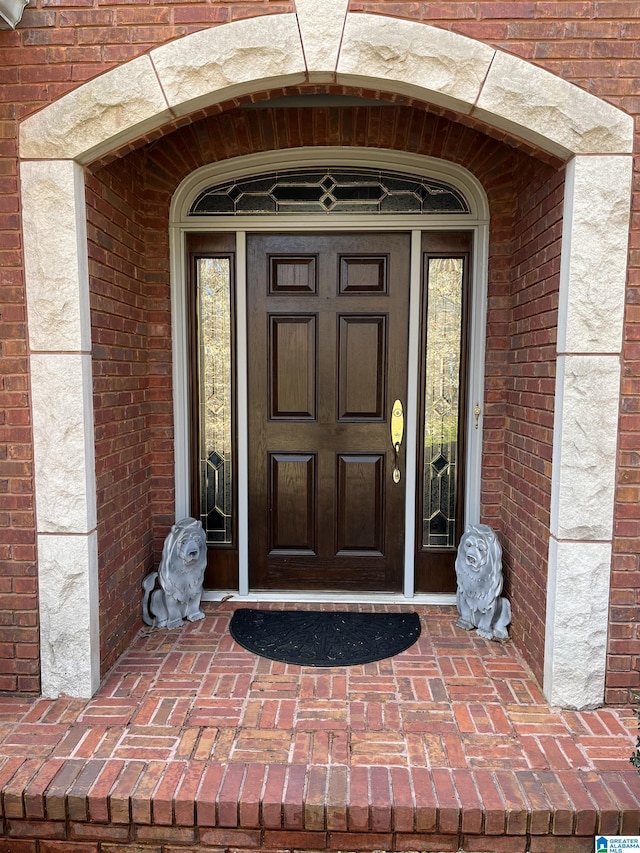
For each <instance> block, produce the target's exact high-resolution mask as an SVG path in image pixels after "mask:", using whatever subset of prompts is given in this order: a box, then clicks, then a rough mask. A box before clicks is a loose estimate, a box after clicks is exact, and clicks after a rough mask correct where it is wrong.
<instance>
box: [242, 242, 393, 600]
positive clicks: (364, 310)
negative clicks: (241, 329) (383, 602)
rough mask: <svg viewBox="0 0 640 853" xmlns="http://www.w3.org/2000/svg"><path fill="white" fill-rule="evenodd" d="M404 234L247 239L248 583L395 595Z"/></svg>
mask: <svg viewBox="0 0 640 853" xmlns="http://www.w3.org/2000/svg"><path fill="white" fill-rule="evenodd" d="M409 255H410V238H409V235H408V234H398V233H393V234H381V233H369V234H347V233H338V234H321V235H308V234H289V235H284V234H282V235H265V234H259V235H250V236H249V237H248V240H247V304H248V364H249V375H248V412H249V415H248V426H249V436H248V439H249V441H248V444H249V482H248V493H249V584H250V587H251V588H252V589H269V590H327V591H328V590H336V591H339V590H353V591H360V592H362V591H378V592H381V591H388V592H392V591H393V592H400V591H401V590H402V580H403V565H404V530H405V486H404V478H403V473H404V462H405V444H404V443H402V444H400V446H399V451H398V452H396V450H395V449H394V447H393V445H392V440H391V432H390V426H391V423H390V421H391V412H392V408H394V403H395V401H396V400H399V401H400V402H401V404H402V405H403V407H405V408H406V403H405V400H406V393H407V339H408V302H409V267H410V263H409Z"/></svg>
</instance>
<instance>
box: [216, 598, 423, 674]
mask: <svg viewBox="0 0 640 853" xmlns="http://www.w3.org/2000/svg"><path fill="white" fill-rule="evenodd" d="M229 630H230V632H231V636H232V637H233V639H234V640H235V641H236V642H237V643H239V644H240V645H241V646H243V647H244V648H245V649H248V650H249V651H250V652H255V654H257V655H261V656H262V657H265V658H269V659H270V660H278V661H282V662H283V663H293V664H298V665H299V666H354V665H355V664H363V663H371V661H374V660H382V659H383V658H389V657H392V656H393V655H397V654H399V653H400V652H403V651H404V650H405V649H408V648H409V646H412V645H413V644H414V643H415V641H416V640H417V639H418V637H419V636H420V619H419V617H418V614H417V613H352V612H349V611H347V612H344V611H324V610H250V609H247V608H244V609H241V610H236V611H235V613H234V614H233V618H232V619H231V624H230V626H229Z"/></svg>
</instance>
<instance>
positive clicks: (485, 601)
mask: <svg viewBox="0 0 640 853" xmlns="http://www.w3.org/2000/svg"><path fill="white" fill-rule="evenodd" d="M455 567H456V578H457V581H458V591H457V593H456V605H457V607H458V613H459V614H460V618H459V619H458V621H457V622H456V625H458V627H460V628H464V629H465V631H470V630H471V629H472V628H477V629H478V634H480V636H481V637H485V638H486V639H487V640H506V639H507V638H508V636H509V635H508V633H507V625H508V624H509V623H510V622H511V604H510V603H509V600H508V599H506V598H504V597H501V596H500V593H501V592H502V548H501V547H500V543H499V542H498V537H497V536H496V534H495V533H494V531H493V529H492V528H491V527H489V526H488V525H487V524H469V525H467V527H466V529H465V531H464V534H463V536H462V539H461V540H460V544H459V545H458V553H457V555H456V562H455Z"/></svg>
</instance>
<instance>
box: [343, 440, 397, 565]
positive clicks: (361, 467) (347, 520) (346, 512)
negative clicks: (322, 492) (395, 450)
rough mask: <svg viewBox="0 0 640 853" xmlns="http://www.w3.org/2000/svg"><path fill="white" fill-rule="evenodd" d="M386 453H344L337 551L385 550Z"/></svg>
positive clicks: (378, 553)
mask: <svg viewBox="0 0 640 853" xmlns="http://www.w3.org/2000/svg"><path fill="white" fill-rule="evenodd" d="M384 470H385V465H384V457H383V456H382V455H381V454H377V455H364V454H359V455H358V454H349V455H347V454H344V455H343V454H341V455H340V456H339V457H338V476H337V483H336V508H337V550H338V554H344V553H347V552H356V551H357V552H359V553H360V554H365V553H367V554H370V555H371V556H377V557H380V556H382V555H383V552H384V512H383V508H384V506H383V500H382V498H383V489H384Z"/></svg>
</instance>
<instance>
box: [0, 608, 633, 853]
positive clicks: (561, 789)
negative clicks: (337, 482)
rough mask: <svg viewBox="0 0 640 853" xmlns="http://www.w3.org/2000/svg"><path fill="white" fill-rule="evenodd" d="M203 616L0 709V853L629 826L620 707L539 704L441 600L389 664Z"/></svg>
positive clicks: (467, 841)
mask: <svg viewBox="0 0 640 853" xmlns="http://www.w3.org/2000/svg"><path fill="white" fill-rule="evenodd" d="M204 606H205V610H206V614H207V615H206V618H205V619H204V620H203V621H201V622H199V623H196V624H193V625H187V626H185V627H184V628H182V629H179V630H175V631H166V630H147V629H145V630H144V631H142V632H141V633H140V635H139V637H138V639H137V640H136V642H135V643H134V644H133V646H132V647H131V648H130V649H129V651H128V652H127V653H125V654H124V655H123V656H122V658H121V659H120V660H119V661H118V663H117V665H116V666H115V667H114V669H113V671H112V672H111V673H110V674H109V676H108V678H107V679H106V680H105V682H104V684H103V685H102V687H101V689H100V690H99V692H98V694H97V695H96V696H95V697H94V698H93V699H91V700H90V701H84V700H78V699H71V698H68V697H62V698H59V699H56V700H47V699H42V698H38V699H31V700H26V699H16V698H13V697H11V698H2V699H0V760H1V763H0V795H1V796H0V805H1V807H2V817H3V821H4V825H3V828H4V840H3V839H1V838H0V853H4V851H9V850H11V851H14V850H15V851H17V853H31V851H34V853H50V851H51V853H53V851H58V853H63V851H66V850H68V851H70V853H74V851H77V853H93V851H104V853H116V851H121V853H127V851H134V850H135V851H144V850H150V851H154V853H159V851H163V852H164V853H176V851H184V850H190V851H196V850H206V849H212V848H218V849H234V850H236V849H237V850H241V849H245V850H246V849H256V848H258V847H259V848H261V849H270V850H271V849H273V850H276V849H278V850H280V849H282V850H286V849H308V850H312V849H334V850H360V849H366V850H433V851H445V850H458V849H464V850H469V851H485V853H487V851H488V853H492V851H493V853H500V851H506V853H509V851H526V850H532V851H540V853H544V851H546V850H549V851H555V850H558V851H561V850H567V851H581V850H585V851H586V850H593V836H594V834H595V833H603V834H617V833H622V834H636V833H639V832H640V776H638V774H637V773H636V771H635V770H634V769H633V768H632V767H631V765H630V763H629V757H630V754H631V752H632V750H633V747H634V745H635V737H636V733H637V721H636V718H635V717H634V715H633V711H632V708H631V706H629V707H625V708H609V707H608V708H600V709H597V710H593V711H581V712H578V711H563V710H560V709H557V708H551V707H549V705H548V704H547V703H546V701H545V699H544V697H543V695H542V694H541V692H540V689H539V687H538V685H537V684H536V682H535V680H534V679H533V677H532V676H531V673H530V671H529V670H528V668H527V666H526V665H525V664H524V662H523V660H522V658H521V656H520V655H519V654H518V652H517V649H516V648H515V646H514V645H513V644H512V643H504V644H501V643H492V642H488V641H486V640H483V639H482V638H480V637H479V636H478V635H477V634H476V633H475V632H472V633H468V632H465V631H462V630H461V629H459V628H457V627H456V626H455V618H456V615H455V611H454V609H453V608H450V607H435V606H424V607H423V606H420V607H417V608H415V609H416V610H417V611H418V612H419V614H420V616H421V621H422V635H421V637H420V639H419V640H418V642H417V643H416V644H415V645H414V646H412V647H411V648H410V649H408V650H407V651H405V652H403V653H402V654H400V655H397V656H396V657H394V658H391V659H387V660H383V661H379V662H377V663H371V664H367V665H365V666H354V667H339V668H335V669H314V668H312V667H297V666H288V665H285V664H281V663H277V662H273V661H269V660H266V659H264V658H259V657H256V656H255V655H253V654H252V653H250V652H248V651H246V650H244V649H243V648H241V647H239V646H238V645H237V644H236V643H235V642H234V641H233V639H232V638H231V636H230V634H229V632H228V624H229V620H230V617H231V615H232V612H233V610H234V608H235V607H236V606H238V605H236V604H235V603H234V602H233V601H229V602H225V603H221V604H215V603H207V604H205V605H204ZM255 606H269V607H278V606H280V607H282V606H285V605H276V604H270V605H255ZM287 606H291V605H287ZM296 606H298V607H311V605H296ZM323 606H324V607H334V608H339V607H340V605H323ZM345 606H346V605H345ZM351 607H353V605H351ZM404 607H405V606H404V605H376V606H374V605H367V606H360V609H363V610H374V609H377V608H383V609H386V610H394V609H402V608H404ZM3 844H4V845H5V846H3ZM7 844H9V845H13V846H6V845H7ZM16 844H19V845H22V846H17V847H16V846H15V845H16ZM113 845H115V846H113ZM563 845H564V846H563Z"/></svg>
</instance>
